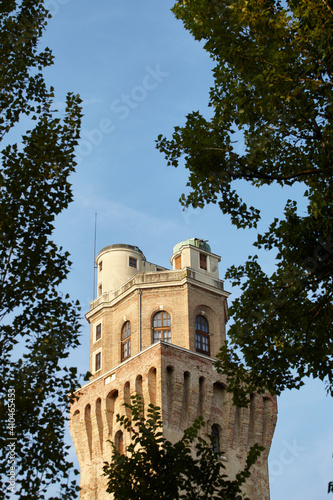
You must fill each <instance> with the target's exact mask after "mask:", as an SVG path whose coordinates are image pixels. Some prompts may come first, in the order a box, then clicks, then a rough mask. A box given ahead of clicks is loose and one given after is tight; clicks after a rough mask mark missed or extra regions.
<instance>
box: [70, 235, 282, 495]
mask: <svg viewBox="0 0 333 500" xmlns="http://www.w3.org/2000/svg"><path fill="white" fill-rule="evenodd" d="M219 261H220V257H219V256H218V255H215V254H213V253H212V252H211V249H210V246H209V245H208V244H207V243H206V242H205V241H203V240H199V239H189V240H186V241H183V242H181V243H179V244H178V245H176V246H175V247H174V249H173V255H172V257H171V265H172V269H171V270H168V269H166V268H164V267H161V266H158V265H155V264H152V263H150V262H147V261H146V258H145V256H144V255H143V253H142V251H141V250H140V249H139V248H138V247H136V246H132V245H123V244H119V245H110V246H108V247H105V248H103V249H102V250H101V251H100V252H99V254H98V256H97V259H96V264H97V270H98V285H97V287H98V288H97V291H98V296H97V299H95V300H94V301H93V302H92V303H91V305H90V311H89V312H88V313H87V314H86V318H87V320H88V321H89V323H90V325H91V338H90V372H91V373H92V377H91V379H90V381H89V382H88V383H87V384H86V385H84V386H83V387H82V388H80V389H79V390H78V391H77V395H78V396H79V397H78V399H77V400H76V401H75V402H74V403H73V405H72V406H71V409H70V430H71V435H72V438H73V441H74V445H75V448H76V452H77V456H78V460H79V464H80V468H81V488H82V490H81V497H80V498H81V500H106V499H110V495H109V494H107V493H106V492H105V491H106V480H105V478H104V477H103V476H102V467H103V462H104V461H110V458H111V445H110V443H109V442H108V440H111V441H113V442H114V443H115V444H116V446H117V447H118V449H120V450H122V449H124V450H126V446H127V445H128V444H129V443H128V439H129V436H128V434H127V433H124V434H123V433H122V430H121V428H120V426H119V424H118V423H117V422H116V415H117V413H120V414H124V412H125V411H126V410H125V408H124V406H123V403H124V402H128V403H129V402H130V396H131V394H133V393H140V394H141V396H142V399H143V402H144V405H148V404H149V403H153V404H155V405H157V406H160V407H161V412H162V420H163V431H164V434H165V437H166V438H167V439H169V440H170V441H172V442H175V441H176V440H178V439H180V438H181V436H182V434H183V431H184V429H185V428H187V427H189V426H190V425H191V424H192V423H193V421H194V419H195V418H196V417H198V416H199V415H202V416H203V417H204V420H205V422H206V432H207V433H214V434H215V435H216V436H217V438H218V446H219V448H220V449H221V451H222V450H223V451H224V452H225V465H226V468H227V472H228V473H229V474H230V476H231V477H232V476H233V475H235V474H236V473H237V472H238V471H239V470H241V469H242V468H243V467H244V463H245V458H246V456H247V452H248V450H249V447H250V446H251V445H252V444H254V443H259V444H262V445H264V446H265V452H264V453H263V454H262V455H261V457H260V459H259V460H258V462H257V463H256V464H255V466H254V467H253V469H252V475H251V478H250V479H249V480H248V482H247V484H246V488H244V491H246V493H247V495H248V496H249V497H250V498H251V500H256V499H258V500H259V499H260V500H268V499H269V482H268V468H267V456H268V452H269V448H270V444H271V440H272V437H273V432H274V427H275V423H276V415H277V407H276V400H275V398H272V397H271V396H270V395H269V394H265V395H263V396H262V395H260V396H259V395H257V394H253V395H252V396H251V400H250V405H249V407H248V408H246V409H239V408H235V407H234V406H233V405H232V401H231V396H230V394H229V393H227V392H226V380H225V379H226V377H225V376H224V375H223V374H219V373H217V372H216V370H215V369H214V358H215V356H216V354H217V353H218V351H219V347H220V346H221V344H222V343H223V342H224V340H225V323H226V320H227V297H228V296H229V293H228V292H226V291H225V290H224V287H223V281H222V280H220V279H219V272H218V263H219Z"/></svg>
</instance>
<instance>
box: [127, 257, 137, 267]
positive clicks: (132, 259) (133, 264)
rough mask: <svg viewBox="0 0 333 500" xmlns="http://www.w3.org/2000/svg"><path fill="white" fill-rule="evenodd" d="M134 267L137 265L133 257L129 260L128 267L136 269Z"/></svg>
mask: <svg viewBox="0 0 333 500" xmlns="http://www.w3.org/2000/svg"><path fill="white" fill-rule="evenodd" d="M136 265H137V260H136V259H134V258H133V257H130V258H129V266H130V267H134V268H135V269H136Z"/></svg>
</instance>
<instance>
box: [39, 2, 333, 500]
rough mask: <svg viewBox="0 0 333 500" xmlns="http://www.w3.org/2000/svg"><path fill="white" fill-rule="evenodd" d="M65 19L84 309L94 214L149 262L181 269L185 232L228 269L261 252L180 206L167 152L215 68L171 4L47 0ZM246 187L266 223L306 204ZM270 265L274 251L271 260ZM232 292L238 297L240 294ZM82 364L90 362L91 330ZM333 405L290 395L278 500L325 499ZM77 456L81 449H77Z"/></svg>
mask: <svg viewBox="0 0 333 500" xmlns="http://www.w3.org/2000/svg"><path fill="white" fill-rule="evenodd" d="M46 5H47V7H48V8H49V9H50V11H51V13H52V14H53V18H52V19H51V20H50V22H49V26H48V29H47V32H46V34H45V37H44V39H43V44H45V45H48V46H49V47H50V48H51V49H52V50H53V54H54V56H55V64H54V66H53V67H51V68H49V69H48V70H47V71H46V77H47V80H48V82H49V83H50V84H52V85H54V87H55V90H56V97H55V102H56V104H57V107H58V109H62V108H63V106H64V99H65V95H66V92H67V91H72V92H75V93H79V94H80V95H81V98H82V99H83V113H84V117H83V123H82V140H81V142H80V145H79V147H78V161H79V164H78V167H77V172H76V173H75V174H74V175H73V176H72V179H71V180H72V183H73V190H74V202H73V203H72V205H71V206H70V208H69V209H68V210H67V211H66V212H64V213H63V214H61V215H60V216H59V217H58V219H57V223H56V231H55V238H56V241H57V242H58V243H59V244H62V245H63V246H64V248H66V249H67V250H68V251H69V252H70V253H71V257H72V261H73V268H72V272H71V274H70V275H69V277H68V281H66V283H65V284H64V288H66V291H69V292H70V294H71V296H72V297H73V298H75V299H76V298H78V299H79V300H80V302H81V304H82V309H83V312H87V311H88V309H89V302H90V301H91V300H92V298H93V250H94V220H95V213H96V212H97V214H98V216H97V250H99V249H101V248H102V247H104V246H106V245H109V244H113V243H129V244H134V245H137V246H139V247H140V248H141V250H142V251H143V252H144V254H145V255H146V257H147V260H149V261H151V262H155V263H158V264H160V265H162V266H165V267H169V266H170V262H169V259H170V256H171V254H172V248H173V246H174V245H175V244H176V243H178V242H179V241H182V240H184V239H187V238H190V237H198V238H203V239H207V240H209V243H210V245H211V248H212V251H213V252H214V253H217V254H219V255H221V257H222V261H221V264H220V276H221V277H223V275H224V273H225V270H226V269H227V267H228V266H230V265H232V264H242V263H243V262H244V261H245V259H246V258H247V257H248V255H250V254H253V253H255V250H254V249H253V248H252V247H251V243H252V242H253V240H254V239H255V234H256V232H255V231H243V230H237V229H236V228H235V227H232V226H231V224H230V221H229V219H228V218H227V217H226V216H223V215H222V213H221V212H220V211H219V209H218V208H217V207H214V206H208V207H206V208H205V209H203V210H197V211H195V210H193V209H189V210H187V211H186V212H183V211H182V208H181V206H180V204H179V202H178V199H179V197H180V195H181V194H182V192H183V191H184V190H185V189H186V187H185V185H186V180H187V174H186V171H185V169H184V168H179V169H174V168H172V167H167V166H166V162H165V160H164V157H163V156H162V155H161V154H160V153H159V152H158V151H157V150H156V149H155V139H156V138H157V136H158V135H159V134H160V133H162V134H164V135H167V136H169V137H170V135H171V133H172V130H173V127H174V126H175V125H181V124H183V123H184V121H185V116H186V114H188V113H190V112H191V111H193V110H200V111H201V112H203V113H205V114H209V113H210V110H209V109H208V108H207V102H208V91H209V87H210V85H211V84H212V77H211V68H212V64H211V61H210V60H209V57H208V55H207V54H206V53H205V52H204V50H203V49H202V47H201V46H200V44H199V43H198V42H195V41H194V40H193V38H192V37H191V35H190V34H189V33H188V32H186V31H185V30H184V28H183V26H182V23H181V22H180V21H177V20H176V19H175V18H174V16H173V14H172V13H171V11H170V8H171V7H172V5H173V2H172V1H170V0H164V1H163V2H157V1H156V0H155V1H153V0H145V1H142V0H141V1H137V0H125V1H124V0H122V1H121V0H99V1H96V2H94V3H92V2H88V1H87V0H46ZM239 189H240V190H241V191H242V193H243V194H244V197H245V198H246V200H247V201H248V202H252V203H256V206H258V207H259V208H260V209H261V210H262V222H261V225H260V227H259V229H260V230H264V229H265V228H266V227H267V225H268V223H269V222H270V221H271V220H272V219H273V217H274V216H276V215H277V214H278V215H279V214H281V211H282V209H283V206H284V203H285V201H286V200H287V199H288V198H293V197H296V198H297V199H299V201H300V209H301V210H304V204H302V189H301V188H298V189H297V188H296V189H293V190H292V189H284V190H282V189H281V188H277V187H272V188H262V189H261V190H260V191H258V190H256V191H254V190H252V189H250V188H249V187H248V186H246V185H245V184H244V185H243V184H240V185H239ZM261 262H262V264H263V266H264V268H265V270H267V271H268V272H270V271H271V270H272V269H273V266H274V256H272V255H269V254H267V253H266V254H262V255H261ZM225 287H226V289H227V290H229V291H230V292H232V295H231V297H230V299H229V301H232V298H233V297H236V296H237V294H238V290H233V289H231V286H230V284H228V283H226V285H225ZM83 325H84V326H83V329H82V345H81V347H80V348H79V349H78V350H77V351H76V352H75V353H73V355H72V357H71V363H72V364H74V365H77V366H79V369H80V371H82V372H85V371H86V370H87V369H88V368H89V326H88V324H87V323H85V322H83ZM332 410H333V402H332V400H331V399H330V398H328V397H326V393H325V387H324V385H323V384H321V383H319V382H313V381H312V382H310V381H309V383H308V384H307V385H306V387H305V388H303V389H302V390H301V391H298V392H297V391H292V392H286V393H285V394H283V395H282V396H281V397H280V398H279V417H278V424H277V429H276V433H275V437H274V440H273V446H272V449H271V453H270V463H271V479H272V481H271V499H272V500H280V499H285V498H291V499H294V500H298V499H302V500H313V499H316V500H321V499H326V498H327V483H328V481H329V480H332V479H333V459H332V453H333V430H332V425H331V421H332ZM73 455H74V452H73Z"/></svg>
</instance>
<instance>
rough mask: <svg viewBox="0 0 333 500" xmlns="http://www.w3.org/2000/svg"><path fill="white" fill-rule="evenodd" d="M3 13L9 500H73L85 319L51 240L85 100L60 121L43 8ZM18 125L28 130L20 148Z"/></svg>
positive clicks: (0, 103)
mask: <svg viewBox="0 0 333 500" xmlns="http://www.w3.org/2000/svg"><path fill="white" fill-rule="evenodd" d="M0 12H1V17H0V26H1V30H0V46H1V52H0V54H1V62H0V64H1V71H0V83H1V85H0V88H1V93H0V137H1V141H2V147H3V149H2V151H1V164H0V282H1V286H0V320H1V322H0V347H1V348H0V376H1V384H0V385H1V399H0V415H1V432H0V435H1V442H2V446H1V460H0V463H1V480H0V484H1V491H2V492H3V493H2V498H12V494H13V493H14V492H16V495H17V496H18V497H19V498H22V499H23V498H29V499H39V500H40V499H44V498H45V495H46V491H47V488H48V486H49V485H56V487H57V490H58V491H57V493H56V494H54V496H52V497H50V498H52V499H60V498H61V499H72V498H75V497H76V492H77V490H78V488H77V486H76V482H75V481H74V480H72V479H70V478H69V474H70V471H71V470H72V467H73V464H72V463H71V462H70V461H69V460H68V448H69V446H67V445H65V441H64V433H65V423H66V420H67V412H68V394H71V393H72V391H73V390H74V389H75V388H76V387H77V385H78V377H77V373H76V369H75V368H68V367H66V365H65V361H64V360H65V359H66V358H67V357H68V355H69V351H70V349H72V348H73V347H76V346H77V345H78V343H79V340H78V337H79V328H80V316H79V306H78V303H75V302H72V301H71V300H70V299H69V297H68V295H63V294H62V292H61V290H60V288H59V287H60V285H61V283H62V282H63V280H64V279H65V278H66V276H67V273H68V271H69V267H70V261H69V254H68V252H65V251H63V249H62V248H61V247H60V248H58V246H57V245H56V244H55V243H54V242H53V241H52V231H53V229H54V220H55V217H56V216H57V215H58V214H59V213H60V212H61V211H62V210H63V209H65V208H66V207H67V206H68V203H69V202H70V201H71V200H72V192H71V186H70V183H69V181H68V177H69V175H70V174H71V172H73V171H74V168H75V165H76V163H75V156H74V148H75V145H76V144H77V140H78V137H79V129H80V118H81V110H80V105H79V104H80V99H79V97H78V96H75V95H73V94H68V95H67V98H66V110H65V113H64V114H63V116H60V115H58V114H57V112H56V111H55V110H52V105H53V104H52V98H53V88H52V87H51V88H48V87H47V85H46V83H45V81H44V78H43V74H42V70H43V69H44V68H45V67H47V66H50V65H51V64H52V62H53V58H52V54H51V52H50V50H49V49H48V48H46V49H45V50H43V51H39V48H38V44H39V43H40V38H41V36H42V34H43V31H44V29H45V26H46V23H47V19H48V18H49V17H50V16H49V14H48V12H47V10H46V9H45V8H44V6H43V1H42V0H20V1H17V2H16V1H14V0H10V1H8V0H1V1H0ZM22 116H24V121H23V123H22V120H21V118H22ZM20 121H21V123H20V127H21V129H22V128H23V126H26V128H27V129H28V130H26V131H25V132H24V133H23V135H22V138H21V140H20V142H19V143H14V144H13V143H12V142H13V138H15V131H16V126H17V125H18V124H19V122H20ZM16 135H17V132H16ZM75 472H76V473H77V471H75Z"/></svg>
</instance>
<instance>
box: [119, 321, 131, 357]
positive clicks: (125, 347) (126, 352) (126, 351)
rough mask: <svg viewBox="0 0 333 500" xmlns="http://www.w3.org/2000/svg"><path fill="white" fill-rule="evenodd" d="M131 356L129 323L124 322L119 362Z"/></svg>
mask: <svg viewBox="0 0 333 500" xmlns="http://www.w3.org/2000/svg"><path fill="white" fill-rule="evenodd" d="M130 355H131V323H130V322H129V321H126V323H124V325H123V327H122V329H121V360H122V361H124V359H126V358H129V357H130Z"/></svg>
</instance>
